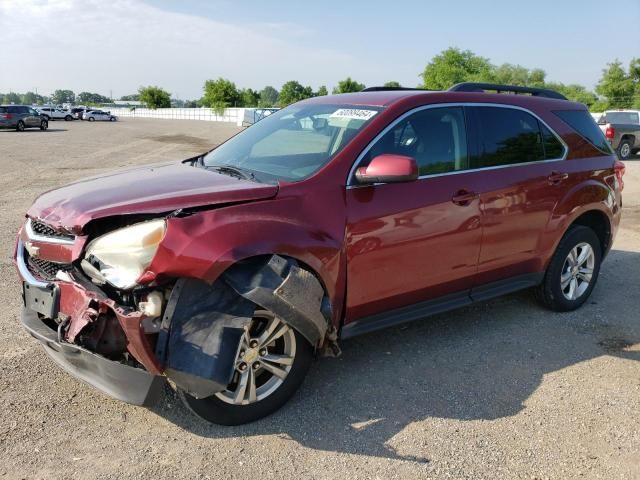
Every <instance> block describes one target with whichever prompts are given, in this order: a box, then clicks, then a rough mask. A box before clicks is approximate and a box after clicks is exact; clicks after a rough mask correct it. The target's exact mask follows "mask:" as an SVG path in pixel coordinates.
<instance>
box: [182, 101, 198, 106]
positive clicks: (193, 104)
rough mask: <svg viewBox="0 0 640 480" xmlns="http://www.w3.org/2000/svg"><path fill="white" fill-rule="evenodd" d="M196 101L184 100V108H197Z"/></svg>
mask: <svg viewBox="0 0 640 480" xmlns="http://www.w3.org/2000/svg"><path fill="white" fill-rule="evenodd" d="M197 107H198V101H197V100H187V101H186V102H184V108H197Z"/></svg>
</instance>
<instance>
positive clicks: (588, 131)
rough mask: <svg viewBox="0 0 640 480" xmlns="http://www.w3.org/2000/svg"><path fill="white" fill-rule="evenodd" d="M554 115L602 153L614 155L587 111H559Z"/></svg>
mask: <svg viewBox="0 0 640 480" xmlns="http://www.w3.org/2000/svg"><path fill="white" fill-rule="evenodd" d="M553 113H555V114H556V115H557V116H558V117H560V118H561V119H562V121H564V122H565V123H566V124H567V125H569V126H570V127H571V128H573V129H574V130H575V131H576V132H577V133H578V134H579V135H580V136H581V137H583V138H584V139H585V140H587V141H588V142H589V143H590V144H591V145H593V146H594V147H596V148H597V149H598V150H600V151H601V152H602V153H606V154H610V153H613V150H611V146H610V145H609V142H607V139H606V138H605V137H604V133H602V130H600V127H599V126H598V124H597V123H596V122H595V120H594V119H593V117H592V116H591V114H590V113H589V112H587V111H586V110H559V111H556V112H553Z"/></svg>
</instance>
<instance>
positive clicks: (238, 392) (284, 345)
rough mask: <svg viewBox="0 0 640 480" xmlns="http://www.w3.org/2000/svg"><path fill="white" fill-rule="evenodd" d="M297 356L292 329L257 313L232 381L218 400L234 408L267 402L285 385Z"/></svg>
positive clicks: (238, 357)
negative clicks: (269, 397) (262, 401)
mask: <svg viewBox="0 0 640 480" xmlns="http://www.w3.org/2000/svg"><path fill="white" fill-rule="evenodd" d="M295 356H296V336H295V333H294V331H293V329H292V328H291V327H289V326H288V325H287V324H286V323H284V322H283V321H282V320H280V319H279V318H278V317H276V316H275V315H273V314H272V313H270V312H266V311H259V312H256V313H255V315H254V318H253V320H252V323H251V326H250V327H249V328H248V329H247V331H246V332H245V333H244V335H243V336H242V340H241V342H240V347H239V349H238V354H237V356H236V361H235V369H234V373H233V378H232V381H231V383H230V384H229V385H228V386H227V389H226V390H224V391H222V392H219V393H216V397H218V398H219V399H220V400H222V401H224V402H226V403H230V404H234V405H249V404H252V403H256V402H259V401H260V400H264V399H265V398H267V397H268V396H269V395H271V394H272V393H274V392H275V391H276V390H277V389H278V388H279V387H280V386H281V385H282V384H283V382H284V380H285V379H286V378H287V375H288V374H289V372H290V371H291V367H292V366H293V362H294V359H295Z"/></svg>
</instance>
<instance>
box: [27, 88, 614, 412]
mask: <svg viewBox="0 0 640 480" xmlns="http://www.w3.org/2000/svg"><path fill="white" fill-rule="evenodd" d="M490 91H493V92H496V93H489V92H490ZM623 173H624V165H623V164H622V163H620V162H618V161H617V160H616V158H615V156H614V154H613V152H612V151H611V148H610V146H609V144H608V143H607V141H606V139H605V137H604V135H603V134H602V132H601V131H600V129H599V128H598V126H597V125H596V124H595V122H594V121H593V119H592V117H591V116H590V115H589V113H588V111H587V110H586V109H585V107H584V105H582V104H578V103H572V102H569V101H567V100H566V99H564V97H562V96H561V95H559V94H558V93H556V92H553V91H549V90H542V89H532V88H522V87H512V86H503V85H488V84H460V85H456V86H455V87H452V88H451V89H450V90H449V91H446V92H428V91H420V90H402V89H384V88H374V89H369V90H368V91H364V92H361V93H354V94H344V95H335V96H324V97H316V98H312V99H309V100H305V101H302V102H299V103H296V104H294V105H291V106H289V107H287V108H285V109H283V110H280V111H278V112H276V113H274V114H272V115H270V116H269V117H267V118H265V119H264V120H261V121H260V122H258V123H256V124H255V125H253V126H251V127H250V128H248V129H246V130H244V131H243V132H242V133H240V134H238V135H236V136H235V137H233V138H231V139H229V140H228V141H227V142H226V143H224V144H222V145H220V146H219V147H217V148H215V149H214V150H212V151H210V152H209V153H206V154H203V155H202V156H199V157H196V158H191V159H188V160H185V161H183V162H180V163H175V164H169V165H165V166H161V167H141V168H137V169H134V170H128V171H126V172H122V173H117V174H112V175H107V176H104V177H101V178H93V179H88V180H83V181H79V182H76V183H74V184H71V185H68V186H66V187H63V188H60V189H57V190H53V191H50V192H47V193H45V194H44V195H42V196H41V197H39V198H38V199H37V200H36V202H35V203H34V205H33V206H32V207H31V208H30V210H29V211H28V213H27V219H26V223H25V224H24V226H23V227H22V229H21V230H20V233H19V235H18V240H17V246H16V253H15V261H16V265H17V268H18V271H19V273H20V276H21V278H22V280H23V282H24V283H23V284H24V302H25V307H24V310H23V313H22V323H23V325H24V327H25V328H26V330H27V331H28V332H29V333H30V334H31V335H33V336H34V337H35V338H36V339H38V340H39V341H40V342H41V343H42V344H43V345H44V347H45V350H46V352H47V353H48V354H49V355H50V356H51V357H52V358H53V360H54V361H56V362H57V363H58V364H60V366H62V367H63V368H64V369H65V370H67V371H69V372H70V373H71V374H73V375H75V376H76V377H78V378H79V379H81V380H83V381H85V382H87V383H89V384H91V385H93V386H95V387H97V388H98V389H100V390H102V391H104V392H107V393H108V394H110V395H112V396H113V397H115V398H118V399H121V400H124V401H127V402H131V403H134V404H148V403H149V402H151V401H152V400H153V399H154V398H155V397H156V394H157V393H158V391H159V389H160V388H161V387H162V385H163V384H164V383H165V382H166V380H167V379H168V380H169V383H170V385H171V386H172V387H173V388H175V389H176V390H177V392H178V394H179V396H180V397H181V398H182V399H183V400H184V402H185V403H186V405H187V406H188V407H189V408H191V410H193V411H194V412H195V413H196V414H197V415H199V416H201V417H202V418H204V419H206V420H209V421H211V422H216V423H221V424H240V423H245V422H249V421H252V420H256V419H258V418H261V417H263V416H265V415H267V414H269V413H271V412H273V411H274V410H276V409H277V408H279V407H280V406H281V405H282V404H284V403H285V402H286V401H287V399H288V398H289V397H290V396H291V395H292V394H293V393H294V391H295V390H296V389H297V388H298V386H299V385H300V384H301V382H302V380H303V377H304V376H305V374H306V372H307V370H308V369H309V366H310V364H311V361H312V359H313V357H314V354H324V355H337V354H338V353H339V351H340V350H339V346H338V344H339V341H340V339H345V338H349V337H352V336H354V335H360V334H363V333H366V332H370V331H372V330H377V329H380V328H385V327H392V326H396V325H398V324H401V323H403V322H407V321H410V320H415V319H420V318H423V317H425V316H427V315H430V314H434V313H438V312H443V311H446V310H451V309H453V308H456V307H459V306H463V305H468V304H470V303H472V302H475V301H484V300H487V299H489V298H492V297H496V296H499V295H503V294H506V293H510V292H514V291H516V290H520V289H524V288H528V287H535V288H536V290H537V292H538V295H539V297H540V300H541V301H542V303H543V304H544V305H546V306H547V307H549V308H550V309H552V310H555V311H567V310H573V309H575V308H578V307H579V306H580V305H582V304H583V303H584V302H585V300H586V299H587V298H588V297H589V295H590V294H591V292H592V290H593V288H594V286H595V283H596V280H597V278H598V272H599V269H600V263H601V261H602V259H603V258H604V257H605V255H606V254H607V252H608V251H609V249H610V248H611V244H612V243H613V239H614V237H615V233H616V230H617V227H618V224H619V222H620V211H621V190H622V187H623V183H622V175H623Z"/></svg>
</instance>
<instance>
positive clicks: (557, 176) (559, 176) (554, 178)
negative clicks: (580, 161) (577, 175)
mask: <svg viewBox="0 0 640 480" xmlns="http://www.w3.org/2000/svg"><path fill="white" fill-rule="evenodd" d="M567 178H569V174H568V173H564V172H551V175H549V177H548V178H547V179H548V180H549V183H550V184H551V185H557V184H559V183H560V182H562V181H563V180H566V179H567Z"/></svg>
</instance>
